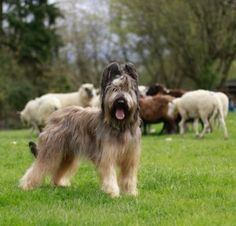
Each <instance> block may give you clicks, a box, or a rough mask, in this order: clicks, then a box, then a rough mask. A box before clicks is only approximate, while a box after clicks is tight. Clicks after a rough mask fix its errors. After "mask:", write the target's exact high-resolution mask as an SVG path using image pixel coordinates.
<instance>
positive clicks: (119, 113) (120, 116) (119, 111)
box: [115, 108, 125, 120]
mask: <svg viewBox="0 0 236 226" xmlns="http://www.w3.org/2000/svg"><path fill="white" fill-rule="evenodd" d="M115 114H116V118H117V119H118V120H123V119H124V118H125V111H124V109H121V108H120V109H119V108H118V109H116V112H115Z"/></svg>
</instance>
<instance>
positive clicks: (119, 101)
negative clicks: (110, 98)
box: [117, 99, 125, 104]
mask: <svg viewBox="0 0 236 226" xmlns="http://www.w3.org/2000/svg"><path fill="white" fill-rule="evenodd" d="M117 103H118V104H124V103H125V100H123V99H119V100H118V101H117Z"/></svg>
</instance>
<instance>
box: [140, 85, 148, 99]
mask: <svg viewBox="0 0 236 226" xmlns="http://www.w3.org/2000/svg"><path fill="white" fill-rule="evenodd" d="M138 90H139V93H140V95H141V96H143V97H145V96H147V95H146V93H147V90H148V87H147V86H138Z"/></svg>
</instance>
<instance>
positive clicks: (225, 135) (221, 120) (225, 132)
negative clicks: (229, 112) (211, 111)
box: [219, 116, 229, 139]
mask: <svg viewBox="0 0 236 226" xmlns="http://www.w3.org/2000/svg"><path fill="white" fill-rule="evenodd" d="M219 123H220V125H221V127H222V128H223V131H224V138H225V139H228V138H229V136H228V130H227V128H226V124H225V120H224V117H223V116H219Z"/></svg>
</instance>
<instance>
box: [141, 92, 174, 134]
mask: <svg viewBox="0 0 236 226" xmlns="http://www.w3.org/2000/svg"><path fill="white" fill-rule="evenodd" d="M173 99H174V97H172V96H168V95H155V96H146V97H142V98H140V100H139V103H140V116H141V119H142V121H143V126H144V131H143V132H144V134H147V128H146V126H147V125H148V124H152V123H160V122H163V123H164V126H163V128H162V130H161V132H160V134H163V133H168V134H170V133H175V132H176V131H177V126H176V122H175V118H172V117H170V116H169V115H168V103H169V102H171V101H172V100H173Z"/></svg>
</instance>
